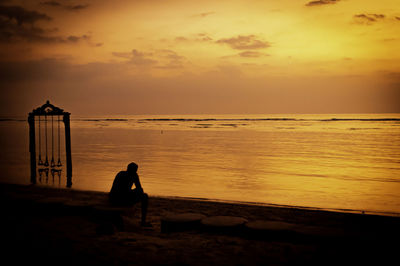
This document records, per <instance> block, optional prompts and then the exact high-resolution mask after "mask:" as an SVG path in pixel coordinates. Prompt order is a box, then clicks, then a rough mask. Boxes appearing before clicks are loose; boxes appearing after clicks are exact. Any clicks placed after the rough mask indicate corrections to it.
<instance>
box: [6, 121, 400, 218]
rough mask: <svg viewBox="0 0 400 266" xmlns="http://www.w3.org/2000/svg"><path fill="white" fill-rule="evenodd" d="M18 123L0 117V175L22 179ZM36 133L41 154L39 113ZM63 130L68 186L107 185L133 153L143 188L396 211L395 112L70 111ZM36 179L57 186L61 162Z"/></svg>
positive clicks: (399, 127) (23, 128)
mask: <svg viewBox="0 0 400 266" xmlns="http://www.w3.org/2000/svg"><path fill="white" fill-rule="evenodd" d="M47 123H48V128H47V137H48V140H47V146H48V147H47V155H48V157H49V159H50V157H52V156H53V157H54V158H55V160H57V159H58V121H57V119H55V120H54V121H53V141H52V140H51V132H52V130H51V127H50V125H51V121H50V120H49V118H48V121H47ZM36 127H37V129H36V137H37V143H36V145H37V152H39V149H38V145H39V144H38V142H39V139H38V135H39V130H38V122H37V123H36ZM60 128H61V130H60V140H61V141H60V158H61V160H62V161H63V164H64V165H65V163H64V162H65V152H64V149H65V148H64V134H63V130H64V125H63V124H62V123H61V125H60ZM28 131H29V129H28V123H27V121H26V118H25V117H2V118H0V145H1V146H0V148H1V153H2V155H1V157H0V158H1V161H0V171H1V177H0V181H1V182H8V183H18V184H28V183H29V182H30V170H29V167H30V166H29V150H28V144H29V143H28V142H29V139H28V133H29V132H28ZM40 133H41V134H40V135H41V145H40V147H41V148H40V152H41V157H42V158H44V156H45V153H46V147H45V139H44V137H45V135H46V131H45V129H44V120H43V118H42V121H41V130H40ZM71 137H72V161H73V165H72V166H73V178H72V182H73V185H72V188H73V189H82V190H96V191H109V189H110V187H111V184H112V181H113V179H114V177H115V175H116V173H117V172H118V171H120V170H124V169H125V168H126V165H127V164H128V163H129V162H131V161H134V162H136V163H137V164H138V165H139V170H138V173H139V176H140V179H141V182H142V186H143V188H144V190H145V191H146V192H147V193H149V194H150V195H158V196H176V197H193V198H204V199H212V200H222V201H242V202H253V203H260V204H277V205H290V206H302V207H310V208H322V209H333V210H342V211H356V212H358V211H360V212H361V211H365V212H378V213H386V214H395V215H399V214H400V114H345V115H344V114H338V115H332V114H329V115H174V116H172V115H159V116H154V115H142V116H133V115H132V116H98V117H80V116H76V115H74V114H72V116H71ZM52 143H53V145H52ZM51 147H53V149H51ZM63 167H64V166H63ZM38 183H39V184H41V185H48V186H56V187H58V186H60V187H64V186H65V183H66V181H65V167H64V168H63V171H62V175H61V177H60V178H58V176H55V177H54V178H53V177H52V176H51V174H49V176H48V177H47V178H46V176H45V175H44V174H42V177H41V178H40V176H38Z"/></svg>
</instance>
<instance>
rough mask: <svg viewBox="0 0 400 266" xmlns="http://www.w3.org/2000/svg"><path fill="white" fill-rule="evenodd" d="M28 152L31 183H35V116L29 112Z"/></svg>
mask: <svg viewBox="0 0 400 266" xmlns="http://www.w3.org/2000/svg"><path fill="white" fill-rule="evenodd" d="M28 123H29V153H30V155H31V183H32V184H36V144H35V139H36V137H35V116H34V115H33V114H32V113H29V116H28Z"/></svg>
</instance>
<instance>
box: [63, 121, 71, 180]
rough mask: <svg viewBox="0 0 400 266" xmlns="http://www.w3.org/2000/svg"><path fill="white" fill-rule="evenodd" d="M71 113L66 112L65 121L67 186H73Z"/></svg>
mask: <svg viewBox="0 0 400 266" xmlns="http://www.w3.org/2000/svg"><path fill="white" fill-rule="evenodd" d="M69 116H70V113H64V116H63V121H64V127H65V152H66V157H67V187H71V186H72V156H71V130H70V123H69Z"/></svg>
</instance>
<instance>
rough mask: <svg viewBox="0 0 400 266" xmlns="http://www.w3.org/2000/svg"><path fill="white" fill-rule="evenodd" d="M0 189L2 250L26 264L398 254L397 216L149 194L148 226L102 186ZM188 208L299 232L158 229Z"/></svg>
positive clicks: (255, 261)
mask: <svg viewBox="0 0 400 266" xmlns="http://www.w3.org/2000/svg"><path fill="white" fill-rule="evenodd" d="M0 192H1V193H0V195H1V207H2V210H3V214H4V218H3V221H2V226H1V232H0V233H1V234H2V235H3V236H4V237H3V239H2V241H3V244H4V243H5V244H6V246H7V248H6V252H5V254H7V256H12V257H16V258H17V259H19V260H22V261H23V262H25V263H26V262H32V261H33V262H36V261H37V262H41V264H43V263H42V262H43V261H44V262H45V263H44V264H47V263H48V264H52V263H54V259H57V260H60V259H61V260H63V259H65V256H66V254H69V255H68V259H66V260H65V261H61V264H63V265H72V264H75V263H76V262H77V261H80V263H78V264H82V263H83V262H84V263H89V264H94V263H96V264H100V265H110V264H113V265H119V264H124V265H125V264H128V265H129V264H136V265H165V264H166V265H177V264H179V265H204V264H218V265H235V264H236V265H237V264H241V265H260V264H273V265H288V264H303V263H304V264H319V265H326V264H331V263H332V264H337V263H340V262H342V261H343V260H346V261H347V262H348V261H352V262H354V263H355V262H359V261H360V260H361V261H363V260H364V259H365V261H366V262H367V261H368V262H369V261H370V260H371V256H373V258H374V259H376V260H377V261H379V262H382V260H386V259H388V261H390V260H389V259H392V258H395V257H396V256H397V249H396V245H393V244H392V243H395V242H393V241H396V240H398V239H399V238H400V226H399V225H400V217H391V216H380V215H371V214H354V213H340V212H331V211H325V210H309V209H299V208H293V207H277V206H258V205H248V204H243V203H240V204H237V203H227V202H215V201H208V200H207V201H204V200H199V199H178V198H163V197H151V196H150V199H149V211H148V221H149V222H151V223H152V224H153V227H152V228H142V227H140V226H139V223H140V204H138V205H135V206H134V207H133V208H132V207H130V208H123V209H121V208H115V207H112V206H110V205H109V204H108V197H107V193H106V192H96V191H80V190H74V189H67V188H50V187H43V186H36V185H29V186H24V185H15V184H4V183H0ZM188 212H189V213H199V214H201V215H204V216H208V217H211V216H221V215H223V216H235V217H241V218H244V219H246V220H247V221H249V222H251V221H259V220H265V221H271V222H273V223H277V224H281V225H282V224H283V225H287V224H291V225H294V226H296V228H300V229H301V230H303V232H304V233H303V234H302V235H301V237H288V235H287V233H288V232H287V231H279V230H278V231H275V233H274V234H269V233H268V234H263V236H262V237H261V235H260V236H257V237H255V238H254V236H253V237H252V236H249V235H243V234H226V233H224V232H213V233H210V232H206V231H203V230H189V231H182V232H171V233H165V232H164V233H163V232H161V217H163V216H164V215H167V214H171V213H188ZM264 233H265V232H264ZM272 235H273V237H272ZM44 250H45V251H46V252H45V253H44V252H43V251H44ZM22 251H23V252H24V253H27V257H21V256H19V255H18V254H19V253H20V252H22ZM366 255H367V256H366ZM47 256H50V257H47ZM24 259H26V260H27V261H24ZM14 260H15V258H14ZM342 264H343V263H342ZM345 264H346V263H345Z"/></svg>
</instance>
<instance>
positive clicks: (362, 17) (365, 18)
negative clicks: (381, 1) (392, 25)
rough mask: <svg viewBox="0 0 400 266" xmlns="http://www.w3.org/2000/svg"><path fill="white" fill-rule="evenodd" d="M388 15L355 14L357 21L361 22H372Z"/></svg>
mask: <svg viewBox="0 0 400 266" xmlns="http://www.w3.org/2000/svg"><path fill="white" fill-rule="evenodd" d="M385 17H386V16H385V15H383V14H357V15H354V19H355V20H356V22H358V23H361V24H371V23H374V22H377V21H378V20H382V19H384V18H385Z"/></svg>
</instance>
